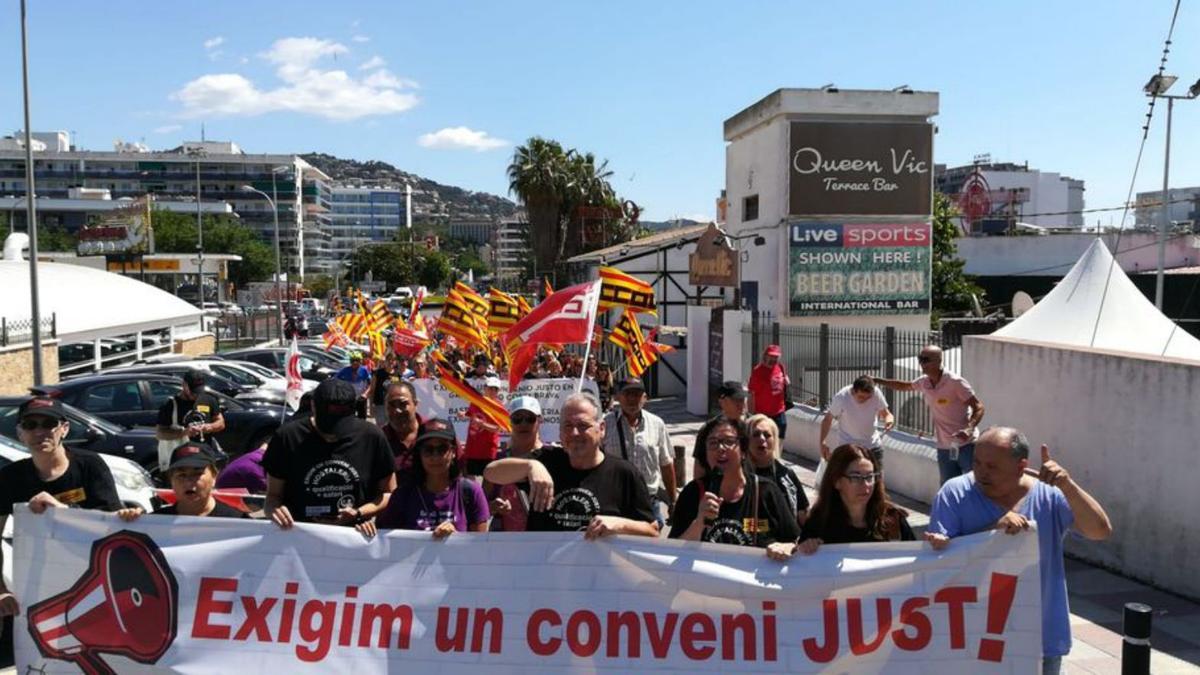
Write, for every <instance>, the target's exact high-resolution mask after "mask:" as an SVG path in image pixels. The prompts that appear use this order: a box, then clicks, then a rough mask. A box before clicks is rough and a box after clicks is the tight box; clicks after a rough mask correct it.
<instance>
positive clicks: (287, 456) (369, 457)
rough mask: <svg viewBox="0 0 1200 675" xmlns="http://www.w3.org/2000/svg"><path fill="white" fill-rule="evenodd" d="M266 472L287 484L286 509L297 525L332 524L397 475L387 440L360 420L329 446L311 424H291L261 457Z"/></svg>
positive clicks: (276, 435)
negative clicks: (321, 521) (328, 521)
mask: <svg viewBox="0 0 1200 675" xmlns="http://www.w3.org/2000/svg"><path fill="white" fill-rule="evenodd" d="M262 465H263V469H265V470H266V472H267V475H269V476H270V477H272V478H278V479H280V480H283V481H284V482H285V487H284V490H283V505H284V506H286V507H287V508H288V511H290V512H291V514H292V518H294V519H295V520H296V521H297V522H310V521H312V520H314V519H329V518H333V517H335V516H336V515H337V512H338V511H339V510H341V509H343V508H349V507H358V506H361V505H363V504H365V503H367V502H370V501H373V500H374V499H375V498H376V497H377V496H378V494H377V486H378V485H379V482H380V481H382V480H384V479H386V478H388V477H389V476H390V475H391V474H393V473H394V472H395V470H396V460H395V458H394V457H393V456H392V449H391V447H390V446H388V442H387V437H385V436H384V435H383V432H382V431H380V430H379V427H377V426H375V425H374V424H370V423H368V422H366V421H359V423H358V424H355V425H354V429H353V430H352V431H350V432H349V433H347V434H345V435H343V436H342V437H340V438H338V439H337V440H336V441H333V442H330V441H326V440H325V439H324V438H322V437H321V435H320V434H319V433H318V432H317V430H316V429H315V428H314V427H313V423H312V419H311V418H308V419H300V420H294V421H292V422H288V423H287V424H285V425H283V426H282V427H280V428H279V430H278V431H276V432H275V435H274V436H273V437H272V438H271V442H270V444H268V445H267V451H266V452H265V453H264V454H263V461H262Z"/></svg>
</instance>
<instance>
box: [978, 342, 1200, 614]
mask: <svg viewBox="0 0 1200 675" xmlns="http://www.w3.org/2000/svg"><path fill="white" fill-rule="evenodd" d="M964 359H965V361H964V363H965V365H964V371H965V372H967V373H969V376H970V380H971V383H972V384H973V385H974V387H975V391H976V392H977V393H978V394H979V397H980V399H981V400H982V401H983V402H984V404H985V405H986V406H987V416H986V418H985V419H984V421H985V424H1003V425H1008V426H1015V427H1017V428H1018V429H1020V430H1022V431H1023V432H1025V434H1026V435H1027V436H1028V438H1029V442H1030V445H1031V447H1032V448H1034V452H1035V453H1036V449H1037V448H1038V447H1039V446H1040V445H1041V444H1042V443H1045V444H1047V445H1049V446H1050V448H1051V455H1052V457H1054V459H1055V460H1056V461H1058V462H1060V463H1061V464H1062V465H1063V467H1065V468H1066V469H1067V470H1068V471H1069V472H1070V473H1071V476H1072V477H1073V478H1074V479H1075V480H1076V481H1077V482H1078V483H1079V484H1080V485H1081V486H1083V487H1084V488H1085V489H1086V490H1087V491H1088V492H1090V493H1091V494H1092V495H1093V496H1094V497H1096V499H1097V500H1099V502H1100V503H1101V504H1102V505H1103V506H1104V508H1105V509H1106V510H1107V511H1108V514H1109V517H1110V518H1111V519H1112V523H1113V528H1114V533H1113V537H1112V538H1111V539H1110V540H1109V541H1107V542H1103V543H1100V542H1089V541H1085V540H1083V539H1082V538H1077V537H1069V538H1068V549H1069V550H1071V551H1072V552H1074V553H1076V554H1078V555H1080V556H1081V557H1083V558H1085V559H1088V560H1091V561H1094V562H1097V563H1099V564H1101V565H1103V566H1106V567H1110V568H1112V569H1115V570H1117V571H1119V572H1121V573H1123V574H1127V575H1129V576H1131V577H1134V578H1137V579H1141V580H1144V581H1146V582H1149V583H1151V584H1154V585H1157V586H1161V587H1163V588H1166V589H1168V590H1171V591H1174V592H1177V593H1181V594H1185V595H1189V596H1192V597H1196V596H1200V576H1197V575H1196V574H1195V561H1196V560H1200V520H1198V519H1197V515H1196V514H1198V513H1200V489H1198V488H1197V476H1200V472H1198V471H1197V469H1196V465H1197V463H1196V458H1197V439H1200V415H1196V414H1194V410H1193V409H1194V407H1195V403H1196V401H1197V400H1198V399H1200V365H1197V364H1195V363H1191V362H1184V361H1176V360H1171V359H1164V358H1153V357H1141V356H1134V355H1128V354H1123V353H1117V352H1105V351H1100V350H1093V349H1086V348H1070V347H1063V346H1059V345H1044V344H1038V343H1031V342H1023V341H1017V340H1009V339H1004V338H997V337H992V336H986V337H968V338H966V340H965V344H964ZM1032 464H1033V465H1034V466H1035V467H1036V466H1037V465H1038V461H1037V459H1036V458H1035V459H1034V461H1033V462H1032Z"/></svg>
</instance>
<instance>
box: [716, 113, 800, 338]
mask: <svg viewBox="0 0 1200 675" xmlns="http://www.w3.org/2000/svg"><path fill="white" fill-rule="evenodd" d="M788 124H789V122H788V121H787V120H786V119H785V118H783V117H776V118H775V119H773V120H772V121H770V122H768V123H767V124H765V125H762V126H758V127H755V128H754V130H753V131H751V132H750V133H747V134H745V135H743V136H740V137H738V138H737V139H735V140H734V141H733V142H731V143H730V144H729V145H727V146H726V147H725V194H726V197H727V198H728V200H729V212H728V217H727V221H726V223H727V229H728V232H729V233H730V234H732V235H741V234H746V233H749V232H750V231H751V230H756V231H757V230H760V229H761V230H762V231H761V232H757V234H761V235H762V236H763V237H765V238H766V240H767V243H766V244H765V245H763V246H755V245H754V243H753V238H750V239H743V240H740V241H739V246H740V247H742V249H743V250H745V251H747V252H748V253H749V260H748V261H743V262H742V263H741V265H742V280H743V281H757V282H758V308H759V309H760V310H762V311H769V312H775V314H776V315H777V316H782V315H783V314H785V313H786V312H785V311H784V310H783V307H784V303H786V299H787V296H786V288H784V291H783V293H782V294H781V292H780V288H781V281H782V282H786V278H782V277H781V270H784V269H786V264H787V258H786V252H787V228H786V227H779V223H780V222H781V221H782V220H783V218H784V217H785V216H786V215H787V211H788V160H787V152H788ZM751 195H758V218H756V219H754V220H751V221H746V220H745V218H744V216H745V214H744V213H743V211H742V200H743V199H744V198H746V197H748V196H751ZM781 250H782V251H783V252H784V257H780V251H781Z"/></svg>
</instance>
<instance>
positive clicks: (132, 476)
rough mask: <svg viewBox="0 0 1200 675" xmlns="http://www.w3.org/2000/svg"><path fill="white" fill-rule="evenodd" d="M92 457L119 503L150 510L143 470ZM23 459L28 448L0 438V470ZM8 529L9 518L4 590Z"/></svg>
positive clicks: (8, 530) (8, 562)
mask: <svg viewBox="0 0 1200 675" xmlns="http://www.w3.org/2000/svg"><path fill="white" fill-rule="evenodd" d="M96 456H97V457H99V458H100V459H102V460H104V463H105V464H107V465H108V470H109V471H111V472H112V477H113V482H114V483H116V485H117V497H118V498H119V499H120V500H121V503H122V504H124V505H125V506H140V507H142V510H143V511H145V512H146V513H149V512H151V511H153V510H154V503H153V502H152V501H151V498H152V497H154V495H155V490H154V480H153V479H151V478H150V474H149V473H147V472H146V470H145V469H143V468H142V467H140V466H138V464H137V462H134V461H133V460H130V459H125V458H124V457H117V456H115V455H105V454H103V453H97V455H96ZM26 457H29V450H28V448H26V447H25V446H24V445H22V444H20V443H18V442H17V441H14V440H12V439H11V438H8V437H7V436H0V467H4V466H8V465H9V464H11V463H13V462H15V461H17V460H21V459H25V458H26ZM12 528H13V519H12V518H9V519H8V521H7V522H5V524H4V533H3V542H2V543H0V545H2V546H3V547H4V583H5V584H6V585H7V587H8V588H12V557H13V556H12V536H13V535H12Z"/></svg>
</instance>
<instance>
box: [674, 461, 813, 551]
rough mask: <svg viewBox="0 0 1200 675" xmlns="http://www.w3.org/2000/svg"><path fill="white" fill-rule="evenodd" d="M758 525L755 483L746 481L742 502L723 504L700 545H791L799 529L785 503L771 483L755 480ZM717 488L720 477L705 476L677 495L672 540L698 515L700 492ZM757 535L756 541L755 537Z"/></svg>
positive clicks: (719, 483)
mask: <svg viewBox="0 0 1200 675" xmlns="http://www.w3.org/2000/svg"><path fill="white" fill-rule="evenodd" d="M757 483H758V488H757V490H758V522H757V523H755V520H754V495H755V480H754V477H753V476H751V477H749V478H748V480H747V481H746V488H745V490H743V492H742V498H741V499H739V500H737V501H736V502H730V501H725V502H722V503H721V509H720V510H719V511H718V512H717V518H716V520H715V521H713V523H712V525H709V526H706V527H705V528H704V533H703V534H702V535H700V540H701V541H707V542H711V543H714V544H733V545H734V546H759V547H766V546H767V544H773V543H775V542H777V541H795V540H796V537H798V536H800V526H799V525H798V524H797V523H796V516H795V513H794V512H793V511H792V510H791V507H789V506H788V503H787V499H786V498H785V497H784V496H783V492H782V491H781V490H780V489H779V486H778V485H776V484H775V482H774V481H771V480H767V479H763V478H759V479H758V481H757ZM720 487H721V475H720V474H716V475H711V476H706V477H705V480H703V481H695V480H694V481H692V482H691V483H688V484H687V487H685V488H683V492H681V493H679V499H678V500H676V502H675V514H674V516H673V518H672V523H673V524H672V525H671V534H670V537H671V538H672V539H677V538H679V537H682V536H683V533H684V532H686V531H687V529H688V527H690V526H691V524H692V523H693V522H694V521H695V520H696V516H697V514H699V513H700V499H701V494H702V492H716V491H718V490H719V489H720ZM756 534H757V537H756V536H755V535H756Z"/></svg>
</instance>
